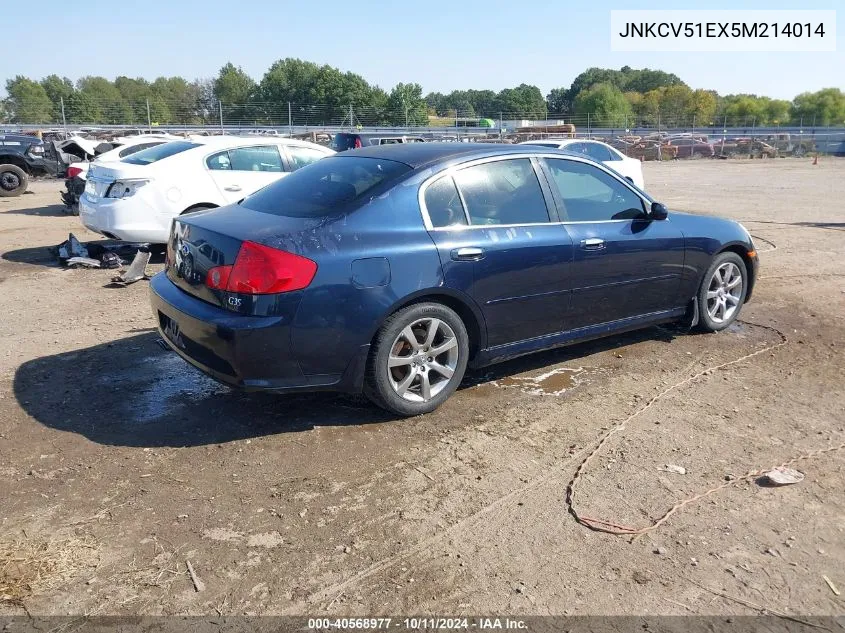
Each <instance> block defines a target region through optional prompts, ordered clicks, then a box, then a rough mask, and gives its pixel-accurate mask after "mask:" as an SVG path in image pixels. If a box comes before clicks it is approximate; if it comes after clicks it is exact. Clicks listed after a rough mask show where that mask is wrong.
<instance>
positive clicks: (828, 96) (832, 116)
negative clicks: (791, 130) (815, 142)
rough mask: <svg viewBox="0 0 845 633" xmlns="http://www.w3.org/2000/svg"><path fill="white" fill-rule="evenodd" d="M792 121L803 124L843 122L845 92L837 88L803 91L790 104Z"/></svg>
mask: <svg viewBox="0 0 845 633" xmlns="http://www.w3.org/2000/svg"><path fill="white" fill-rule="evenodd" d="M792 121H793V122H794V123H801V122H802V121H803V124H804V125H843V124H845V93H843V92H842V91H841V90H840V89H839V88H824V89H823V90H819V91H818V92H803V93H801V94H800V95H798V96H797V97H795V100H794V101H793V104H792Z"/></svg>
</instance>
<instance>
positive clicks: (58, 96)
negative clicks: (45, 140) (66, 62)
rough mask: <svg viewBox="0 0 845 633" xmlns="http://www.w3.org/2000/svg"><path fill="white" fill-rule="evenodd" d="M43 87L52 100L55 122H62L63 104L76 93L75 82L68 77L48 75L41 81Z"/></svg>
mask: <svg viewBox="0 0 845 633" xmlns="http://www.w3.org/2000/svg"><path fill="white" fill-rule="evenodd" d="M41 85H42V86H43V87H44V90H45V91H46V93H47V96H48V97H49V98H50V101H51V102H52V104H53V120H54V121H61V120H62V102H63V101H67V100H68V98H69V97H70V96H71V95H72V94H73V93H74V92H76V88H74V86H73V82H72V81H71V80H70V79H68V78H67V77H59V76H58V75H48V76H47V77H44V79H42V80H41Z"/></svg>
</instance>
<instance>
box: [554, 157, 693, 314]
mask: <svg viewBox="0 0 845 633" xmlns="http://www.w3.org/2000/svg"><path fill="white" fill-rule="evenodd" d="M544 166H545V169H547V173H548V180H549V182H550V183H551V185H552V191H553V195H554V196H555V197H556V200H557V202H558V207H559V210H560V215H561V219H562V221H563V222H564V223H565V224H564V226H565V227H566V230H567V231H568V232H569V235H570V237H571V239H572V242H573V244H574V246H575V256H574V261H573V265H572V275H571V279H572V280H573V285H572V304H571V305H572V314H571V317H570V319H569V320H570V322H571V323H572V326H573V327H585V326H590V325H596V324H600V323H609V322H612V321H618V320H620V319H626V318H630V317H636V316H640V315H644V314H651V313H656V312H660V311H663V310H671V309H674V308H677V307H680V306H683V305H684V302H685V299H684V298H682V297H680V296H679V291H680V279H681V272H682V268H683V265H684V238H683V234H682V233H681V231H680V229H679V228H677V227H676V226H675V224H674V223H673V222H672V221H671V218H669V219H666V220H650V219H649V218H648V216H647V214H646V207H645V204H646V203H645V202H644V200H643V198H641V197H640V195H639V194H637V193H636V192H635V191H634V190H633V189H632V188H630V187H629V186H628V185H627V183H625V182H624V181H622V180H620V179H619V178H618V177H616V176H614V175H612V174H611V173H609V172H608V171H606V170H604V169H602V168H600V167H598V166H597V165H594V164H591V163H588V162H586V161H581V160H578V159H568V158H551V157H547V158H545V159H544ZM687 299H688V298H687Z"/></svg>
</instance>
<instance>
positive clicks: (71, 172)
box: [67, 167, 82, 178]
mask: <svg viewBox="0 0 845 633" xmlns="http://www.w3.org/2000/svg"><path fill="white" fill-rule="evenodd" d="M81 173H82V168H81V167H68V168H67V177H68V178H75V177H76V176H78V175H79V174H81Z"/></svg>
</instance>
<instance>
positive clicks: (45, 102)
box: [6, 75, 55, 123]
mask: <svg viewBox="0 0 845 633" xmlns="http://www.w3.org/2000/svg"><path fill="white" fill-rule="evenodd" d="M6 92H7V93H8V95H9V96H8V97H7V98H6V109H7V110H8V112H9V114H10V118H11V120H12V121H13V122H14V123H48V122H51V121H54V120H55V119H54V118H53V114H54V112H53V102H52V101H50V97H49V95H48V94H47V91H46V90H45V89H44V86H42V85H41V84H40V83H38V82H37V81H32V80H31V79H28V78H26V77H24V76H22V75H18V76H17V77H15V78H14V79H9V80H7V81H6Z"/></svg>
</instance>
